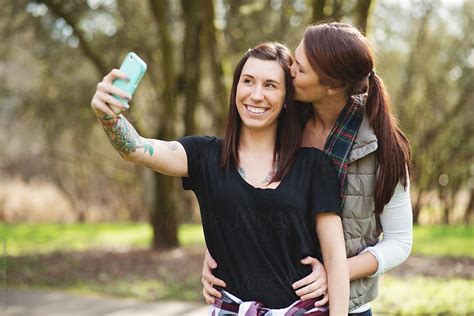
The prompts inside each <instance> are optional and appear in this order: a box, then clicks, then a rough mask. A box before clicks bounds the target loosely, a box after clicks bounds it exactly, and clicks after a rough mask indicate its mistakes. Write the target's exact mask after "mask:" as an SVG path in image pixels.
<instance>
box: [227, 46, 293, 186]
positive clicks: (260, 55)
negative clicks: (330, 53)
mask: <svg viewBox="0 0 474 316" xmlns="http://www.w3.org/2000/svg"><path fill="white" fill-rule="evenodd" d="M251 57H252V58H257V59H260V60H274V61H277V62H278V64H279V65H280V66H281V68H282V69H283V72H284V73H285V89H286V94H285V105H286V106H284V107H283V108H282V110H281V113H280V115H279V117H278V127H277V137H276V142H275V149H274V152H273V163H274V170H275V171H276V172H275V174H274V176H273V178H272V179H271V182H277V181H281V179H282V178H283V177H284V176H285V175H286V174H287V173H288V170H289V169H290V167H291V164H292V163H293V161H294V156H295V153H296V151H297V150H298V148H299V147H300V146H301V134H302V131H301V125H300V117H299V114H298V112H297V109H296V108H295V107H294V106H293V97H294V88H293V84H292V77H291V72H290V66H291V64H292V63H293V55H292V53H291V51H290V50H289V49H288V47H286V46H285V45H283V44H280V43H277V42H267V43H262V44H259V45H257V46H256V47H254V48H252V49H249V50H248V51H247V52H246V53H245V55H244V56H243V57H242V59H241V60H240V62H239V63H238V65H237V67H236V68H235V71H234V79H233V83H232V89H231V94H230V105H229V114H228V118H227V126H226V131H225V136H224V140H223V143H222V151H221V159H220V164H221V167H223V168H229V166H233V167H237V165H238V162H239V150H238V149H239V137H240V127H241V124H242V121H241V119H240V116H239V112H238V111H237V106H236V101H235V98H236V95H237V85H238V83H239V80H240V75H241V74H242V69H243V68H244V65H245V63H246V62H247V60H248V59H249V58H251Z"/></svg>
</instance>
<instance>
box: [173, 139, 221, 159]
mask: <svg viewBox="0 0 474 316" xmlns="http://www.w3.org/2000/svg"><path fill="white" fill-rule="evenodd" d="M177 141H178V142H179V143H180V144H181V145H183V147H184V149H185V151H186V154H187V155H188V158H190V157H191V158H193V159H194V158H197V157H201V158H203V159H206V158H207V159H210V158H211V157H214V156H218V155H219V152H220V148H221V140H220V139H219V138H217V137H215V136H196V135H193V136H184V137H181V138H179V139H178V140H177Z"/></svg>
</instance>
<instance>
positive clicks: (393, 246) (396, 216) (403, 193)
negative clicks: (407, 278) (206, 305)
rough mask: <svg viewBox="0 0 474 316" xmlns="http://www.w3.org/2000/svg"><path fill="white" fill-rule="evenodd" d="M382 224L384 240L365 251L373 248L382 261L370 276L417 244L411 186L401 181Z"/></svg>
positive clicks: (390, 265)
mask: <svg viewBox="0 0 474 316" xmlns="http://www.w3.org/2000/svg"><path fill="white" fill-rule="evenodd" d="M380 224H381V226H382V233H383V235H382V239H381V241H380V242H379V243H378V244H376V245H375V246H372V247H368V248H366V249H364V250H363V251H362V253H364V252H367V251H368V252H370V253H371V254H372V255H373V256H374V257H375V258H376V260H377V262H378V269H377V271H376V272H375V273H374V274H373V275H371V276H370V277H376V276H379V275H381V274H383V273H385V272H386V271H388V270H390V269H393V268H394V267H396V266H398V265H399V264H401V263H402V262H404V261H405V260H406V259H407V258H408V256H409V255H410V252H411V246H412V244H413V215H412V208H411V199H410V187H409V186H407V188H406V190H405V189H404V187H403V185H402V184H401V183H398V184H397V186H396V187H395V191H394V193H393V196H392V198H391V199H390V201H389V202H388V204H387V205H385V207H384V209H383V212H382V213H381V214H380ZM369 308H370V305H369V304H364V305H362V306H360V307H359V308H357V309H356V310H352V311H351V313H360V312H363V311H366V310H368V309H369Z"/></svg>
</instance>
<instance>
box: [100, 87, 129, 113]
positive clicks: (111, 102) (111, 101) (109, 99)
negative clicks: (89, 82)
mask: <svg viewBox="0 0 474 316" xmlns="http://www.w3.org/2000/svg"><path fill="white" fill-rule="evenodd" d="M97 97H98V98H99V99H100V100H101V101H102V102H104V103H105V104H107V105H108V106H109V107H111V106H115V107H117V108H119V109H120V110H122V111H126V110H128V109H129V108H130V106H129V105H128V104H124V103H122V102H120V101H119V100H117V99H116V98H114V97H113V96H111V95H110V94H106V93H103V92H97ZM113 109H114V108H113V107H112V110H113Z"/></svg>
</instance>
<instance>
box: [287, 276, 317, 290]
mask: <svg viewBox="0 0 474 316" xmlns="http://www.w3.org/2000/svg"><path fill="white" fill-rule="evenodd" d="M317 280H318V276H317V274H316V273H314V272H313V273H310V274H309V275H308V276H306V277H304V278H302V279H301V280H298V281H296V282H295V283H293V285H292V286H293V288H294V289H295V290H296V289H299V288H300V287H303V286H307V285H309V284H311V283H313V282H316V281H317Z"/></svg>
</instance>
